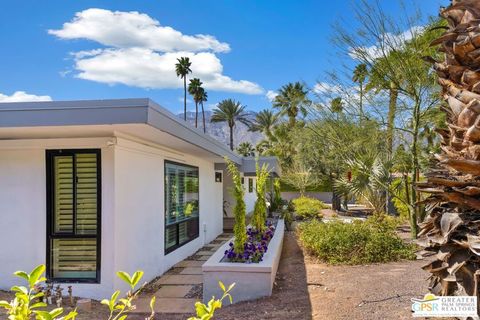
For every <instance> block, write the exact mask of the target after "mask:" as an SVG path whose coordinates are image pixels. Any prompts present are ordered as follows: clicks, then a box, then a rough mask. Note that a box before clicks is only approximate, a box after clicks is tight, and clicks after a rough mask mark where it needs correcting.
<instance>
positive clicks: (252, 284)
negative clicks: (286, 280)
mask: <svg viewBox="0 0 480 320" xmlns="http://www.w3.org/2000/svg"><path fill="white" fill-rule="evenodd" d="M284 231H285V224H284V221H283V220H279V221H278V223H277V228H276V230H275V234H274V236H273V238H272V240H271V241H270V243H269V244H268V250H267V253H265V255H264V256H263V261H261V262H259V263H250V264H248V263H237V262H220V261H221V260H222V258H223V257H224V254H225V251H226V250H227V249H228V248H229V243H230V241H227V242H226V243H225V244H224V245H223V246H221V247H220V248H219V249H218V250H217V251H216V252H215V253H214V254H213V255H212V256H211V257H210V258H209V259H208V260H207V261H206V262H205V263H204V264H203V266H202V272H203V302H204V303H207V302H208V301H209V300H210V299H211V298H212V296H215V297H217V298H218V297H221V296H222V290H221V289H220V288H219V286H218V281H222V282H223V283H224V284H225V286H229V285H230V284H232V283H235V287H234V288H233V290H232V291H231V294H232V297H233V303H236V302H240V301H248V300H255V299H258V298H261V297H266V296H270V295H271V294H272V290H273V283H274V281H275V275H276V274H277V270H278V264H279V263H280V257H281V254H282V246H283V236H284ZM232 239H233V238H232ZM224 303H225V304H229V303H230V302H229V301H224Z"/></svg>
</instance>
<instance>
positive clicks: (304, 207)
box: [292, 197, 328, 219]
mask: <svg viewBox="0 0 480 320" xmlns="http://www.w3.org/2000/svg"><path fill="white" fill-rule="evenodd" d="M292 203H293V207H294V210H295V213H296V214H297V215H298V216H299V217H300V218H302V219H311V218H317V217H321V216H320V210H322V209H326V208H328V206H326V205H325V204H324V203H323V202H322V201H320V200H317V199H313V198H308V197H300V198H297V199H293V200H292Z"/></svg>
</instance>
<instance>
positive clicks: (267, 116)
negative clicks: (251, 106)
mask: <svg viewBox="0 0 480 320" xmlns="http://www.w3.org/2000/svg"><path fill="white" fill-rule="evenodd" d="M278 120H279V118H278V114H276V113H274V112H273V111H272V110H269V109H265V110H262V111H260V112H258V113H257V114H256V115H255V119H254V120H253V124H252V125H251V126H250V128H249V130H250V131H252V132H261V133H263V134H264V135H265V137H266V138H267V139H268V140H272V137H273V133H272V130H273V128H274V127H275V125H276V124H277V123H278Z"/></svg>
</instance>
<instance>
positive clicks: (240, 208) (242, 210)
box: [225, 157, 247, 254]
mask: <svg viewBox="0 0 480 320" xmlns="http://www.w3.org/2000/svg"><path fill="white" fill-rule="evenodd" d="M225 161H226V162H227V169H228V172H229V173H230V175H231V176H232V180H233V190H232V194H233V197H234V199H235V206H234V207H233V216H234V217H235V224H234V226H233V233H234V235H235V239H234V241H233V247H234V250H235V253H237V254H240V253H243V249H244V245H245V242H246V241H247V233H246V228H247V227H246V223H245V215H246V214H247V207H246V205H245V200H244V195H245V190H244V189H243V184H242V177H241V176H240V172H239V171H238V168H237V166H236V165H235V163H233V161H231V160H230V159H228V158H227V157H225Z"/></svg>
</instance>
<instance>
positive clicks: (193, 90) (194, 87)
mask: <svg viewBox="0 0 480 320" xmlns="http://www.w3.org/2000/svg"><path fill="white" fill-rule="evenodd" d="M201 88H202V81H200V79H198V78H193V79H190V83H189V85H188V93H190V95H191V96H192V97H193V101H194V102H195V128H197V127H198V103H199V102H200V94H201V93H200V91H201V90H203V89H201Z"/></svg>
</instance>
